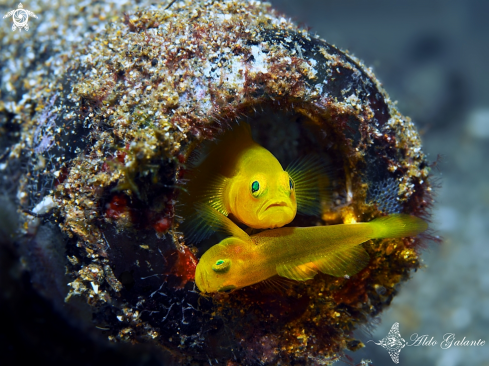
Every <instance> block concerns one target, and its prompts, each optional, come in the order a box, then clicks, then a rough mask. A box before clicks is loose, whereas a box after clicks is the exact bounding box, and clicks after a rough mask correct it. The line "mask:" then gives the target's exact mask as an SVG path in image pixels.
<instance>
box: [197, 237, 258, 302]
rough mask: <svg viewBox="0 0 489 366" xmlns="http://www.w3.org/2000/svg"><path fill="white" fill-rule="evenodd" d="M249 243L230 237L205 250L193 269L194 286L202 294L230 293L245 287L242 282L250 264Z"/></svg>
mask: <svg viewBox="0 0 489 366" xmlns="http://www.w3.org/2000/svg"><path fill="white" fill-rule="evenodd" d="M249 245H250V243H246V242H245V241H243V240H241V239H239V238H236V237H230V238H226V239H224V240H223V241H221V242H220V243H219V244H216V245H214V246H213V247H211V248H210V249H209V250H207V251H206V252H205V253H204V255H202V258H201V259H200V261H199V263H198V264H197V268H196V269H195V284H196V285H197V287H198V288H199V290H200V292H202V293H215V292H230V291H232V290H235V289H238V288H241V287H244V286H246V285H247V284H245V283H243V280H245V278H246V273H247V271H249V268H248V267H249V266H250V264H251V262H250V261H249V260H247V256H248V254H247V250H246V247H247V246H249Z"/></svg>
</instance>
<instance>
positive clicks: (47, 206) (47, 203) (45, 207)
mask: <svg viewBox="0 0 489 366" xmlns="http://www.w3.org/2000/svg"><path fill="white" fill-rule="evenodd" d="M57 206H58V204H57V203H56V202H55V201H54V200H53V197H52V196H45V197H44V198H43V199H42V201H41V202H39V203H38V204H37V205H36V206H35V207H34V208H33V209H32V212H34V213H36V214H38V215H43V214H45V213H48V212H49V211H50V210H52V209H53V208H55V207H57Z"/></svg>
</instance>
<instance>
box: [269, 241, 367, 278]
mask: <svg viewBox="0 0 489 366" xmlns="http://www.w3.org/2000/svg"><path fill="white" fill-rule="evenodd" d="M368 261H369V256H368V253H367V252H366V251H365V249H363V247H362V246H361V245H357V246H355V247H353V248H350V249H346V250H342V251H338V252H336V253H332V254H329V255H328V256H327V257H320V258H318V259H316V260H315V261H313V262H309V263H302V262H300V261H296V262H289V263H283V264H280V265H278V266H277V267H276V270H277V273H278V275H279V276H282V277H286V278H290V279H291V280H296V281H306V280H309V279H311V278H313V277H314V276H315V275H316V274H317V273H318V272H323V273H326V274H329V275H331V276H335V277H343V276H345V275H348V276H353V275H355V274H357V273H358V272H360V271H361V270H362V269H363V268H365V267H366V266H367V264H368Z"/></svg>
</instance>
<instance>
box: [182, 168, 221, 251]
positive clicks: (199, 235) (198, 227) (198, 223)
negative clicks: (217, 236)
mask: <svg viewBox="0 0 489 366" xmlns="http://www.w3.org/2000/svg"><path fill="white" fill-rule="evenodd" d="M226 181H227V178H226V177H223V176H221V175H215V176H214V177H213V178H212V181H211V182H210V183H209V184H208V188H207V189H206V190H205V191H204V192H203V193H202V194H201V195H200V196H199V197H198V199H197V200H196V203H195V207H196V208H198V207H201V208H202V207H204V206H208V207H211V208H212V209H214V210H216V211H218V212H219V213H221V214H222V215H224V216H227V215H228V212H227V210H226V209H225V207H224V203H223V199H222V197H223V196H222V195H223V190H224V187H225V185H226ZM207 216H208V215H202V214H201V213H200V212H197V211H196V210H192V212H191V213H189V214H187V217H186V220H185V222H184V225H183V229H184V232H185V233H186V236H187V239H188V240H189V242H192V243H193V244H196V243H199V242H201V241H202V240H205V239H207V238H208V237H210V236H211V235H212V234H213V233H214V232H216V231H217V230H216V229H215V225H212V223H213V222H214V221H215V220H213V219H211V220H210V221H206V217H207Z"/></svg>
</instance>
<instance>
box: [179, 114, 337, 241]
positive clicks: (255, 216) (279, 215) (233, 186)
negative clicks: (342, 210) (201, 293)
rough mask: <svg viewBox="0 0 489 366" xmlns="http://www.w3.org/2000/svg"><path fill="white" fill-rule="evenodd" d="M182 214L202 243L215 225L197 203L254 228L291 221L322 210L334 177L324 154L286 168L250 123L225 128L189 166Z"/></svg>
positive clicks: (188, 228)
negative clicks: (256, 137)
mask: <svg viewBox="0 0 489 366" xmlns="http://www.w3.org/2000/svg"><path fill="white" fill-rule="evenodd" d="M189 177H190V180H189V182H188V183H187V186H186V191H187V193H188V194H187V195H185V194H183V195H182V198H181V204H182V206H184V210H186V211H187V212H183V214H182V215H181V216H183V217H185V218H186V222H185V223H184V228H183V229H184V232H185V233H186V237H187V239H188V240H189V241H191V242H193V243H196V242H199V241H201V240H203V239H205V238H207V237H208V236H209V235H210V234H212V229H211V227H210V226H209V225H208V223H206V222H205V220H202V217H201V216H200V215H198V214H196V212H195V210H194V208H195V207H196V206H198V205H200V204H205V205H208V206H210V207H212V208H214V209H215V210H217V211H219V212H220V213H221V214H223V215H225V216H229V217H230V218H232V220H234V221H235V222H240V223H243V224H245V225H246V226H248V227H250V228H254V229H273V228H277V227H281V226H284V225H286V224H288V223H290V222H291V221H292V220H293V219H294V218H295V216H296V213H297V212H299V213H302V214H306V215H319V214H320V213H321V202H322V201H325V200H326V197H327V189H326V188H325V187H326V186H327V185H328V184H329V179H328V177H327V174H326V165H325V164H324V163H323V161H322V160H321V159H320V158H319V157H318V156H306V157H304V158H302V159H300V160H298V161H296V162H294V163H292V164H291V165H289V166H288V167H287V169H285V170H284V169H283V168H282V165H281V164H280V162H279V161H278V160H277V159H276V158H275V156H274V155H273V154H272V153H271V152H270V151H268V150H267V149H265V148H264V147H262V146H261V145H259V144H257V143H256V142H255V141H254V140H253V138H252V136H251V129H250V126H249V125H248V124H247V123H241V124H240V125H236V126H234V128H233V129H232V130H230V131H228V132H227V133H225V134H224V135H223V136H222V137H221V140H220V141H219V142H218V143H217V144H215V145H214V146H212V148H211V149H210V151H209V152H208V153H207V154H206V156H205V157H204V158H203V159H202V161H201V162H200V163H198V164H196V166H195V167H193V168H192V169H191V170H190V171H189Z"/></svg>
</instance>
